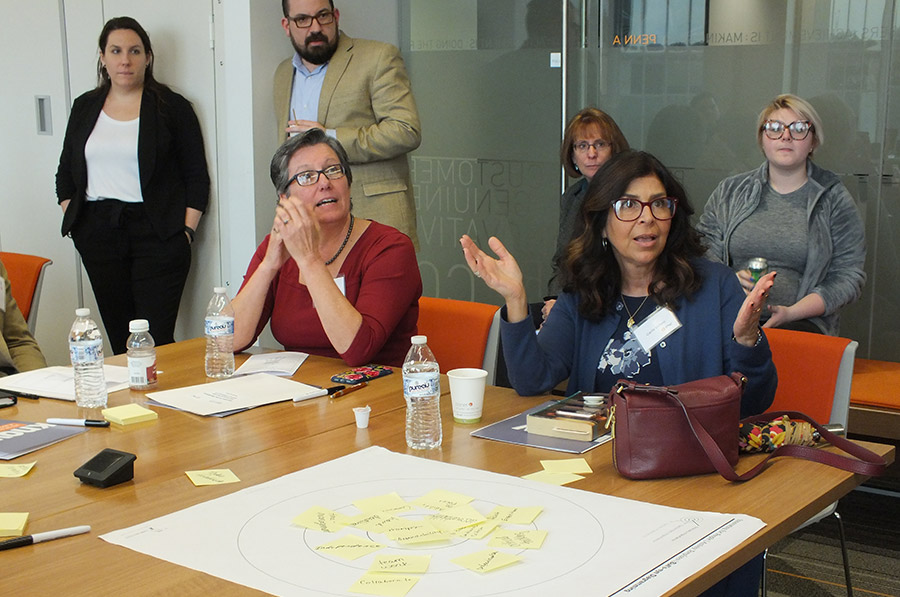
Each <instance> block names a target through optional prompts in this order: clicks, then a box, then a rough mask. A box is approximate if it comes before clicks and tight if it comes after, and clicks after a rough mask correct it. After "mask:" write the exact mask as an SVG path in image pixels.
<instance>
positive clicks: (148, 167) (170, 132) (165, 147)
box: [56, 88, 209, 239]
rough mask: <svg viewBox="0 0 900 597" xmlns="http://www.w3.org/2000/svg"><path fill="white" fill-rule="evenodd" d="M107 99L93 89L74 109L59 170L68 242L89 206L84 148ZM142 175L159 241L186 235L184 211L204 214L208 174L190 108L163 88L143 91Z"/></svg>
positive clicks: (58, 184) (197, 125)
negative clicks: (188, 209) (84, 208)
mask: <svg viewBox="0 0 900 597" xmlns="http://www.w3.org/2000/svg"><path fill="white" fill-rule="evenodd" d="M106 94H107V90H106V89H94V90H93V91H89V92H87V93H85V94H83V95H81V96H79V97H78V98H77V99H76V100H75V102H74V103H73V104H72V112H71V114H70V115H69V123H68V125H67V127H66V137H65V140H64V141H63V148H62V153H61V154H60V156H59V168H57V170H56V197H57V200H58V201H59V202H62V201H65V200H66V199H70V200H71V203H69V206H68V208H66V213H65V215H64V216H63V222H62V234H63V235H64V236H65V235H67V234H69V233H70V232H71V231H72V229H73V228H74V227H75V225H76V224H77V222H78V218H79V215H80V214H81V212H82V207H83V206H84V203H85V190H86V189H87V164H86V163H85V159H84V146H85V144H86V143H87V140H88V137H90V135H91V132H92V131H93V130H94V125H95V124H96V122H97V118H99V117H100V111H101V110H102V108H103V103H104V102H105V101H106ZM138 169H139V171H140V176H141V193H142V195H143V199H144V205H145V209H146V212H147V217H148V218H149V219H150V223H151V225H152V226H153V229H154V230H155V231H156V234H157V235H158V236H159V238H160V239H166V238H170V237H171V236H174V235H175V234H179V233H182V232H183V231H184V212H185V209H186V208H188V207H192V208H194V209H197V210H200V211H206V206H207V204H208V203H209V172H208V170H207V167H206V154H205V153H204V150H203V135H202V134H201V132H200V122H199V121H198V120H197V115H196V114H195V113H194V109H193V108H192V107H191V104H190V102H188V101H187V100H186V99H185V98H184V97H182V96H181V95H179V94H177V93H175V92H174V91H171V90H169V89H165V88H164V89H160V90H159V91H158V92H156V93H155V92H152V91H148V90H147V89H146V88H145V89H144V95H143V97H142V98H141V122H140V129H139V131H138Z"/></svg>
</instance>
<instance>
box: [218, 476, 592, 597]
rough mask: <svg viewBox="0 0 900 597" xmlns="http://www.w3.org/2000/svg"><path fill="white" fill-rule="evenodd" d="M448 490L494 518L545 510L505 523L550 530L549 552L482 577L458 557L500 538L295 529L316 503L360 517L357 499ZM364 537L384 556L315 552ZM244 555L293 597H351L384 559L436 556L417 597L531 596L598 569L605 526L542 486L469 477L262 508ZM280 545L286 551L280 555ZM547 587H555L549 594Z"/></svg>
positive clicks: (400, 482) (244, 530)
mask: <svg viewBox="0 0 900 597" xmlns="http://www.w3.org/2000/svg"><path fill="white" fill-rule="evenodd" d="M435 489H442V490H447V491H453V492H456V493H461V494H464V495H467V496H469V497H472V498H473V500H472V502H470V503H469V505H470V506H472V507H473V508H475V509H476V510H478V511H479V512H480V513H481V514H483V515H487V514H488V513H489V512H491V511H492V510H493V509H494V508H495V507H497V506H515V507H532V506H539V507H541V508H542V509H543V510H542V512H541V514H540V515H539V516H538V517H537V518H536V519H535V520H534V521H533V522H532V523H531V524H529V525H512V524H503V525H502V526H503V528H509V529H514V530H522V529H540V530H545V531H547V533H548V534H547V538H546V540H545V541H544V543H543V545H542V546H541V548H540V549H503V548H497V549H499V550H500V551H503V552H505V553H511V554H513V555H517V556H519V557H520V558H521V559H522V561H521V562H519V563H517V564H514V565H512V566H508V567H506V568H504V569H500V570H497V571H495V572H490V573H487V574H478V573H476V572H473V571H471V570H467V569H465V568H462V567H460V566H459V565H457V564H455V563H453V562H451V560H452V559H454V558H458V557H460V556H464V555H468V554H471V553H475V552H478V551H482V550H485V549H494V548H489V547H488V543H489V541H490V539H491V535H488V536H487V537H485V538H484V539H464V538H461V537H452V538H451V539H450V540H447V541H441V542H434V543H422V544H400V543H395V542H393V541H391V540H390V539H388V538H387V537H385V536H384V535H381V534H378V533H374V532H370V531H364V530H361V529H357V528H353V527H345V528H343V529H341V530H340V531H338V532H336V533H327V532H323V531H314V530H310V529H306V528H302V527H298V526H295V525H292V524H291V520H293V519H294V518H295V517H296V516H298V515H299V514H301V513H303V512H305V511H306V510H308V509H309V508H312V507H314V506H320V507H324V508H328V509H330V510H334V511H336V512H339V513H341V514H345V515H348V516H353V515H356V514H358V513H359V510H358V509H357V508H356V507H355V506H354V505H353V502H354V501H357V500H360V499H364V498H369V497H374V496H379V495H384V494H388V493H392V492H396V493H397V494H399V495H400V496H401V497H403V499H404V500H406V501H407V502H412V501H414V500H416V499H418V498H420V497H422V496H423V495H425V494H427V493H428V492H429V491H432V490H435ZM434 513H435V511H434V510H428V509H425V508H419V507H416V508H415V509H414V510H412V511H409V512H402V513H399V514H397V516H399V517H401V518H409V519H421V518H424V517H425V516H428V515H429V514H434ZM348 534H349V535H354V536H358V537H363V538H366V539H368V540H370V541H374V542H376V543H380V544H382V545H384V546H385V547H384V548H383V549H381V550H379V551H377V552H375V554H370V555H368V556H363V557H361V558H358V559H356V560H352V561H347V560H343V559H341V558H338V557H335V556H333V555H330V554H328V555H324V554H321V553H320V552H317V551H315V548H316V547H317V546H319V545H322V544H324V543H328V542H330V541H333V540H335V539H337V538H339V537H342V536H345V535H348ZM236 542H237V545H236V547H237V550H238V552H239V553H240V557H241V558H243V560H244V561H245V562H246V563H247V564H248V565H249V566H251V567H252V568H253V569H255V570H256V571H257V572H258V573H259V574H261V575H264V576H266V577H268V578H269V579H272V580H276V581H279V582H281V583H284V584H285V585H286V590H287V591H288V592H293V591H296V592H297V593H299V594H303V593H304V592H309V593H311V594H318V595H345V594H348V592H347V589H348V588H349V587H350V586H351V585H352V584H353V583H354V582H356V580H357V579H359V578H360V577H361V576H362V575H363V574H365V573H366V571H367V570H368V569H369V566H370V564H371V562H372V559H373V558H374V557H375V555H393V554H403V555H429V556H431V564H430V566H429V568H428V572H427V573H426V574H424V575H422V576H421V578H420V580H419V582H418V583H417V584H416V585H415V587H413V589H412V591H410V593H409V595H410V596H415V595H440V594H446V593H448V591H449V590H450V588H451V587H452V588H453V592H454V593H455V594H464V595H471V596H473V597H475V596H485V597H486V596H490V595H513V594H517V593H521V592H522V591H523V590H525V589H538V588H539V587H540V585H542V584H543V583H547V582H551V581H553V580H556V579H559V578H561V577H565V576H568V575H571V574H578V573H585V572H588V571H592V572H593V573H594V574H596V573H597V569H596V564H597V562H594V567H593V569H592V570H588V569H587V566H588V564H589V562H591V560H592V559H594V558H595V557H596V556H597V555H598V553H599V551H600V549H601V547H602V546H603V542H604V532H603V526H602V524H601V522H600V520H599V519H598V517H597V516H595V515H594V513H592V512H590V511H589V510H587V509H586V508H584V507H583V506H582V505H580V504H577V503H575V502H573V501H570V500H568V499H566V498H563V497H560V496H559V495H557V494H554V493H550V492H544V491H542V489H541V487H538V486H535V487H523V486H521V485H512V484H506V483H503V482H502V481H483V480H473V479H461V478H450V477H448V478H444V479H441V478H432V479H427V480H425V479H385V480H363V481H358V482H350V483H347V484H344V485H335V486H332V487H327V488H321V487H319V488H316V489H313V490H311V491H309V492H308V493H300V494H298V495H296V496H293V497H289V498H286V499H281V500H280V501H277V502H273V503H269V504H260V509H259V510H258V511H257V512H255V513H252V514H249V516H248V517H247V520H246V522H244V524H243V525H242V526H241V528H240V531H239V533H238V536H237V538H236ZM273 546H279V548H278V549H277V550H273ZM545 588H546V587H545Z"/></svg>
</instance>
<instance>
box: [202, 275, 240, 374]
mask: <svg viewBox="0 0 900 597" xmlns="http://www.w3.org/2000/svg"><path fill="white" fill-rule="evenodd" d="M213 292H214V293H215V294H213V297H212V298H211V299H210V301H209V306H208V307H207V308H206V376H207V377H214V378H217V379H221V378H224V377H231V376H232V374H234V309H232V308H231V301H230V300H228V295H227V294H226V289H225V287H224V286H216V287H215V288H214V289H213Z"/></svg>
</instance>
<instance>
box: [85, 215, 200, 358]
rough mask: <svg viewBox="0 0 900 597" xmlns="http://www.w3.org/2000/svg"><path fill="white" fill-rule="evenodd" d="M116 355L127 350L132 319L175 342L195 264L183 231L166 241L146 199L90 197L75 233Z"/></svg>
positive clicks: (157, 336) (160, 339)
mask: <svg viewBox="0 0 900 597" xmlns="http://www.w3.org/2000/svg"><path fill="white" fill-rule="evenodd" d="M72 238H73V240H74V241H75V248H76V249H78V252H79V253H80V254H81V259H82V262H83V263H84V269H85V270H87V274H88V277H89V278H90V280H91V286H93V288H94V296H95V297H96V299H97V305H98V306H99V307H100V316H101V317H102V318H103V325H104V327H106V333H107V335H108V336H109V342H110V345H111V346H112V350H113V353H114V354H120V353H122V352H125V342H126V340H127V339H128V333H129V332H128V322H129V321H131V320H132V319H147V320H148V321H149V322H150V334H151V335H152V336H153V339H154V340H155V341H156V344H157V345H159V344H168V343H170V342H174V341H175V319H176V317H177V316H178V305H179V303H180V302H181V294H182V292H183V291H184V284H185V281H186V280H187V275H188V271H189V270H190V267H191V248H190V244H189V243H188V240H187V237H186V236H185V234H184V233H183V232H181V231H179V232H178V233H177V234H175V235H173V236H171V237H170V238H167V239H165V240H160V238H159V236H158V235H157V234H156V232H155V231H154V230H153V227H152V226H151V225H150V222H149V220H148V219H147V217H146V215H145V213H144V204H143V203H123V202H121V201H116V200H114V199H107V200H104V201H89V202H87V203H86V204H85V206H84V209H83V211H82V213H81V214H80V217H79V221H78V224H77V225H76V226H75V228H74V230H73V231H72Z"/></svg>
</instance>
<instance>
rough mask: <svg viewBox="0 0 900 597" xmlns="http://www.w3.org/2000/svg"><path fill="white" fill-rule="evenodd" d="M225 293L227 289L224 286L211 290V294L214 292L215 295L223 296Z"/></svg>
mask: <svg viewBox="0 0 900 597" xmlns="http://www.w3.org/2000/svg"><path fill="white" fill-rule="evenodd" d="M227 291H228V289H227V288H225V287H224V286H216V287H215V288H213V292H215V293H216V294H225V293H226V292H227Z"/></svg>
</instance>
